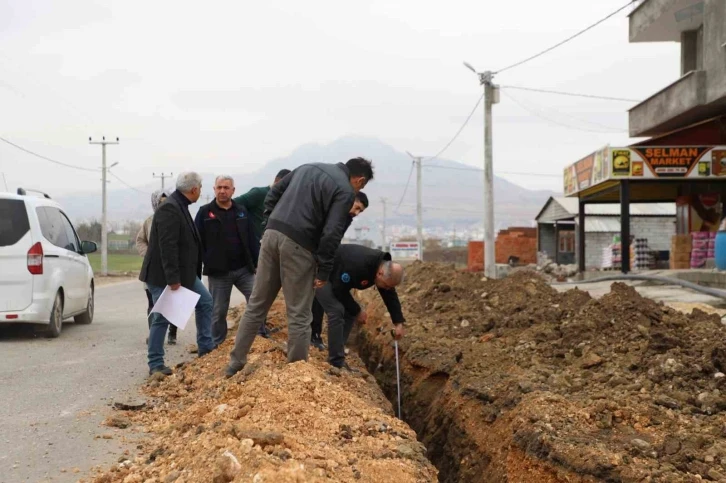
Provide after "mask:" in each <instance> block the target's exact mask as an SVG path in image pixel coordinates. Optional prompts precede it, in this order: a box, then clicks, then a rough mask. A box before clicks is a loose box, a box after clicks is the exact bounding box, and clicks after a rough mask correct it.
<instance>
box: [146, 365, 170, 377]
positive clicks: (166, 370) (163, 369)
mask: <svg viewBox="0 0 726 483" xmlns="http://www.w3.org/2000/svg"><path fill="white" fill-rule="evenodd" d="M157 372H161V373H162V374H164V375H165V376H171V375H172V374H174V372H173V371H172V370H171V368H169V367H166V366H159V367H155V368H153V369H149V375H152V374H155V373H157Z"/></svg>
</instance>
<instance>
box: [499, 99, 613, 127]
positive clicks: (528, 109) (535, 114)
mask: <svg viewBox="0 0 726 483" xmlns="http://www.w3.org/2000/svg"><path fill="white" fill-rule="evenodd" d="M502 94H504V95H505V96H507V97H508V98H509V99H511V100H512V101H514V103H515V104H517V105H518V106H519V107H521V108H522V109H524V110H525V111H527V112H529V113H530V114H532V115H533V116H535V117H538V118H540V119H543V120H545V121H548V122H551V123H552V124H557V125H558V126H561V127H566V128H568V129H574V130H576V131H584V132H590V133H598V134H615V133H614V132H613V128H610V129H611V130H609V131H603V130H602V129H587V128H583V127H579V126H573V125H571V124H567V123H564V122H562V121H558V120H556V119H552V118H551V117H548V116H545V115H543V114H542V113H540V112H537V111H536V110H533V109H532V108H530V107H527V106H526V105H525V104H524V103H522V102H521V101H519V100H517V99H516V98H515V97H514V96H512V95H511V94H509V93H507V92H506V91H502ZM623 132H624V131H623Z"/></svg>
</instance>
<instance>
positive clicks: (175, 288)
mask: <svg viewBox="0 0 726 483" xmlns="http://www.w3.org/2000/svg"><path fill="white" fill-rule="evenodd" d="M179 287H181V284H180V283H175V284H173V285H169V288H170V289H172V290H179Z"/></svg>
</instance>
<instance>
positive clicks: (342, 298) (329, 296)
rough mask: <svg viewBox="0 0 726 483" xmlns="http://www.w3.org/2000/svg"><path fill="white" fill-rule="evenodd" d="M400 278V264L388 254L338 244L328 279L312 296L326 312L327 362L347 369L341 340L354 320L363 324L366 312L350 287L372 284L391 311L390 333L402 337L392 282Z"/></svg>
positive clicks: (399, 305)
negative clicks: (391, 325)
mask: <svg viewBox="0 0 726 483" xmlns="http://www.w3.org/2000/svg"><path fill="white" fill-rule="evenodd" d="M402 281H403V267H402V266H401V265H400V264H398V263H395V262H393V261H392V260H391V254H390V253H388V252H383V251H381V250H376V249H374V248H368V247H364V246H362V245H354V244H345V245H340V247H339V248H338V251H337V252H336V254H335V263H334V265H333V270H332V271H331V274H330V282H329V283H328V284H326V285H324V286H323V287H321V288H318V289H317V290H316V291H315V298H316V300H317V301H318V302H320V305H321V306H322V307H323V310H324V311H325V313H326V314H328V346H329V347H328V362H329V363H330V364H331V365H332V366H334V367H338V368H343V369H348V370H350V367H349V366H348V364H347V363H346V362H345V343H346V341H347V340H348V336H349V335H350V332H351V329H352V328H353V324H354V323H355V322H358V323H361V324H365V322H366V320H367V318H368V315H367V314H366V312H365V310H362V309H361V307H360V305H358V302H356V301H355V299H354V298H353V295H352V294H351V293H350V291H351V290H352V289H356V290H366V289H369V288H371V287H373V286H374V285H375V287H376V288H377V289H378V293H379V294H380V295H381V298H382V299H383V303H384V304H385V305H386V308H387V309H388V313H389V314H390V315H391V321H392V322H393V328H394V336H395V337H396V339H400V338H401V337H403V334H404V329H403V323H404V322H405V319H404V318H403V312H402V310H401V302H400V301H399V300H398V294H397V293H396V286H397V285H398V284H400V283H401V282H402Z"/></svg>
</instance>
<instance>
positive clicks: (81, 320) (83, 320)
mask: <svg viewBox="0 0 726 483" xmlns="http://www.w3.org/2000/svg"><path fill="white" fill-rule="evenodd" d="M94 309H95V306H94V303H93V285H91V288H90V291H89V292H88V303H87V304H86V311H85V312H83V313H82V314H78V315H76V316H75V317H73V321H74V322H75V323H76V324H90V323H91V322H93V311H94Z"/></svg>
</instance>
